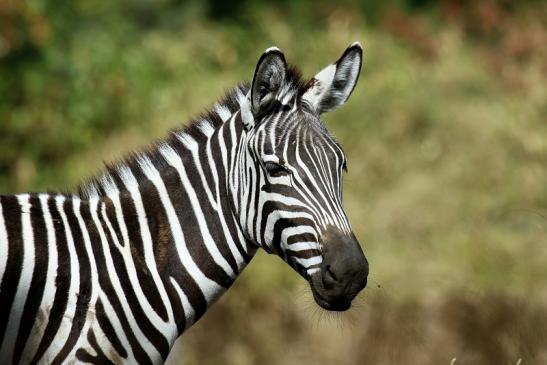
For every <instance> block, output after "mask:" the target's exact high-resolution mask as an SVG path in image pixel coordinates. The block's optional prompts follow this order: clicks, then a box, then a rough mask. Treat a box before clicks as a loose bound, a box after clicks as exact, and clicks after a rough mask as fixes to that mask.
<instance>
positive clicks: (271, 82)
mask: <svg viewBox="0 0 547 365" xmlns="http://www.w3.org/2000/svg"><path fill="white" fill-rule="evenodd" d="M286 74H287V62H286V61H285V56H284V55H283V52H281V50H280V49H279V48H277V47H270V48H268V49H267V50H266V51H265V52H264V53H263V54H262V56H261V57H260V59H259V60H258V63H257V65H256V70H255V74H254V76H253V84H252V86H251V109H252V112H253V115H254V116H255V118H258V117H260V116H262V115H264V114H265V113H267V112H268V111H269V108H270V107H271V106H272V102H273V101H274V100H275V97H276V95H277V93H278V92H279V90H280V89H281V88H282V86H283V84H284V83H285V77H286Z"/></svg>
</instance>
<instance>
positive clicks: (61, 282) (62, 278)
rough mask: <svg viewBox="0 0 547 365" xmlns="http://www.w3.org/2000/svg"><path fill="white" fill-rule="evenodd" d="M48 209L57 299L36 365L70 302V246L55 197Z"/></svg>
mask: <svg viewBox="0 0 547 365" xmlns="http://www.w3.org/2000/svg"><path fill="white" fill-rule="evenodd" d="M48 207H49V211H50V214H51V218H52V221H53V229H54V231H55V237H56V241H57V256H58V263H59V264H58V267H57V272H56V277H55V287H56V290H55V298H54V299H53V305H52V306H51V310H50V312H49V321H48V324H47V326H46V329H45V331H44V335H43V337H42V340H41V341H40V345H39V346H38V350H37V351H36V353H35V354H34V357H33V359H32V361H31V363H32V364H36V363H37V362H38V360H40V358H41V357H42V355H43V354H44V353H45V351H46V350H47V348H48V347H49V345H50V344H51V342H52V341H53V339H54V338H55V335H56V334H57V331H58V330H59V326H60V325H61V321H62V319H63V315H64V312H65V310H66V306H67V302H68V297H69V295H68V290H69V288H70V265H71V263H70V254H69V251H68V245H67V240H66V233H65V231H64V230H65V228H64V225H63V221H62V220H61V215H60V214H59V211H58V210H57V205H56V204H55V199H54V197H50V198H49V199H48Z"/></svg>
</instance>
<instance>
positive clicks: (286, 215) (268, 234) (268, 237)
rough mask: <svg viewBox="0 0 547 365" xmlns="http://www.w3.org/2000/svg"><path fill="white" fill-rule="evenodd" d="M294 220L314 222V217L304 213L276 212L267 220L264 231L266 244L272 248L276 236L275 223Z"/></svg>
mask: <svg viewBox="0 0 547 365" xmlns="http://www.w3.org/2000/svg"><path fill="white" fill-rule="evenodd" d="M280 218H283V219H294V218H308V219H311V220H313V217H312V216H311V215H310V214H308V213H304V212H287V211H283V210H274V211H273V212H271V213H270V214H269V215H268V218H267V220H266V228H265V231H264V239H265V241H266V242H265V244H266V245H268V246H270V247H271V244H272V239H273V236H274V227H275V223H276V222H277V221H278V220H279V219H280Z"/></svg>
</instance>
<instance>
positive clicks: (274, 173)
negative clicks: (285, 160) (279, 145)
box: [264, 161, 289, 177]
mask: <svg viewBox="0 0 547 365" xmlns="http://www.w3.org/2000/svg"><path fill="white" fill-rule="evenodd" d="M264 167H265V168H266V171H267V172H268V175H270V176H271V177H281V176H285V175H287V174H288V173H289V170H287V168H286V167H285V166H283V165H280V164H278V163H276V162H271V161H268V162H265V163H264Z"/></svg>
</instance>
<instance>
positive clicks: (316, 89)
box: [302, 42, 363, 114]
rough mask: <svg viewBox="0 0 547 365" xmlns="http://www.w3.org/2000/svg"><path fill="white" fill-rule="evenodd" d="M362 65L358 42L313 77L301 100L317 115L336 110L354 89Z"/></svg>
mask: <svg viewBox="0 0 547 365" xmlns="http://www.w3.org/2000/svg"><path fill="white" fill-rule="evenodd" d="M362 63H363V48H361V44H360V43H359V42H355V43H353V44H352V45H351V46H349V47H348V48H347V49H346V50H345V51H344V54H343V55H342V57H340V59H339V60H338V61H336V62H335V63H333V64H331V65H329V66H327V67H325V68H324V69H323V70H321V71H320V72H319V73H318V74H317V75H315V76H314V78H313V79H312V81H311V82H310V86H309V88H308V90H306V91H305V92H304V94H303V95H302V99H303V100H305V101H307V102H308V103H309V104H310V105H311V106H312V107H313V108H314V109H315V110H316V111H317V112H318V113H319V114H322V113H325V112H328V111H331V110H334V109H336V108H338V107H339V106H340V105H342V104H344V103H345V102H346V100H348V98H349V96H350V95H351V92H352V91H353V89H354V88H355V84H357V80H358V79H359V73H360V72H361V64H362Z"/></svg>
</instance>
